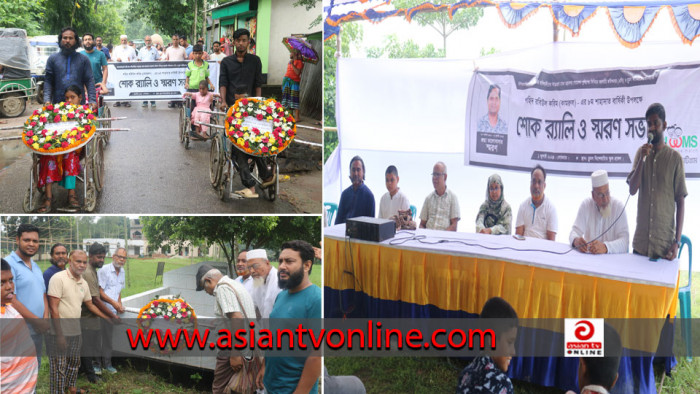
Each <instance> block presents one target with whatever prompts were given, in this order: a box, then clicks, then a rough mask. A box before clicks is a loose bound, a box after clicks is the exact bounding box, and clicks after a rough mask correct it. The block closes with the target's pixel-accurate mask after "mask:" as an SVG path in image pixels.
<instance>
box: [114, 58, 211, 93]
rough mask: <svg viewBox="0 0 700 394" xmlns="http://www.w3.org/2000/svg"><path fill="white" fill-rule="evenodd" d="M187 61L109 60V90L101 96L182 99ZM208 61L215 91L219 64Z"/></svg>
mask: <svg viewBox="0 0 700 394" xmlns="http://www.w3.org/2000/svg"><path fill="white" fill-rule="evenodd" d="M187 63H189V61H177V62H169V61H163V62H129V63H109V64H108V65H107V69H108V72H109V74H108V78H107V79H108V80H107V88H108V89H109V93H108V94H106V95H104V98H105V100H107V101H128V100H144V101H145V100H178V99H182V94H183V93H184V92H185V71H186V70H187ZM208 63H209V80H210V81H211V82H212V84H214V87H215V92H216V93H218V92H219V64H218V63H217V62H208ZM192 88H193V89H196V88H197V87H192Z"/></svg>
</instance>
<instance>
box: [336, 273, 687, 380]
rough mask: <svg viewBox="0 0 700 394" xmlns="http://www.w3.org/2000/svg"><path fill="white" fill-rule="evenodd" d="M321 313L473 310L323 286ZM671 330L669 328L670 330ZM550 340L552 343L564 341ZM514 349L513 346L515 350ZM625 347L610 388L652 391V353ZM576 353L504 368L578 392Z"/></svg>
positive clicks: (422, 314) (668, 364)
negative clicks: (637, 353)
mask: <svg viewBox="0 0 700 394" xmlns="http://www.w3.org/2000/svg"><path fill="white" fill-rule="evenodd" d="M323 296H324V298H323V303H324V317H326V318H343V317H345V318H365V319H377V318H384V319H389V318H474V317H478V314H476V313H468V312H464V311H446V310H443V309H440V308H438V307H436V306H434V305H417V304H414V303H409V302H403V301H390V300H382V299H378V298H375V297H370V296H368V295H367V294H365V293H363V292H360V291H354V290H342V291H341V290H335V289H332V288H330V287H327V286H326V287H324V294H323ZM532 331H535V330H528V329H521V330H519V333H518V344H517V345H516V346H517V348H519V349H522V348H523V343H524V342H523V341H524V340H526V339H527V337H528V336H529V335H535V333H534V332H532ZM671 332H672V330H671ZM553 335H554V336H555V337H556V336H557V335H559V336H560V337H561V340H555V341H552V342H551V343H552V346H560V345H561V344H563V343H564V339H563V334H560V333H559V334H558V333H554V334H553ZM517 351H518V349H516V352H517ZM625 354H629V350H628V349H623V357H622V358H621V359H620V369H619V371H618V373H619V377H618V379H617V383H616V384H615V387H614V388H613V390H612V393H613V394H618V393H656V383H655V380H654V368H653V361H654V357H653V355H651V354H650V355H649V356H648V357H628V356H625ZM662 361H663V362H664V366H665V369H666V371H667V372H669V371H670V370H671V368H673V367H674V366H675V365H676V360H675V358H673V357H671V358H665V359H664V360H662ZM578 363H579V359H578V358H577V357H568V358H567V357H517V356H516V357H514V358H513V360H512V361H511V364H510V368H509V370H508V376H510V377H511V378H514V379H517V380H522V381H527V382H532V383H535V384H538V385H541V386H553V387H557V388H560V389H562V390H573V391H575V392H578Z"/></svg>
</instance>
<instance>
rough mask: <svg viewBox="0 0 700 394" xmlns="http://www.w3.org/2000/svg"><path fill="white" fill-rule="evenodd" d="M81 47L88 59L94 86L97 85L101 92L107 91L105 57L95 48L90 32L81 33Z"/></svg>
mask: <svg viewBox="0 0 700 394" xmlns="http://www.w3.org/2000/svg"><path fill="white" fill-rule="evenodd" d="M83 48H85V51H83V52H81V53H82V54H83V55H85V56H87V57H88V59H90V66H91V67H92V76H93V78H94V79H95V87H99V88H100V92H101V93H107V74H108V73H107V57H106V56H105V54H104V53H103V52H102V51H100V50H97V51H96V50H95V43H94V40H93V36H92V33H85V34H83Z"/></svg>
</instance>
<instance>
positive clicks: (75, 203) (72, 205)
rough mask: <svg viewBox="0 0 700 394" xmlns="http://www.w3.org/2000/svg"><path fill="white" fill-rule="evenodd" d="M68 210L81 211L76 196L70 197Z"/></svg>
mask: <svg viewBox="0 0 700 394" xmlns="http://www.w3.org/2000/svg"><path fill="white" fill-rule="evenodd" d="M68 208H70V209H80V201H78V197H76V196H74V195H73V196H71V195H69V196H68Z"/></svg>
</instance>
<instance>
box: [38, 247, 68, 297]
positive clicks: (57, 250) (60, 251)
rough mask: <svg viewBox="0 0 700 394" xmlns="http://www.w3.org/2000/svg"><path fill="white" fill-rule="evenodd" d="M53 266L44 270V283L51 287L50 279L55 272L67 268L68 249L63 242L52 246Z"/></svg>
mask: <svg viewBox="0 0 700 394" xmlns="http://www.w3.org/2000/svg"><path fill="white" fill-rule="evenodd" d="M50 255H51V260H50V261H51V267H49V268H47V269H46V271H44V284H45V285H46V288H47V289H48V288H49V281H50V280H51V277H52V276H54V275H55V274H57V273H59V272H61V271H63V270H64V269H66V263H67V262H68V249H66V247H65V246H64V245H63V244H55V245H54V246H52V247H51V253H50Z"/></svg>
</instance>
